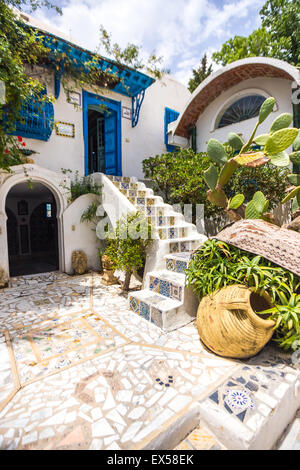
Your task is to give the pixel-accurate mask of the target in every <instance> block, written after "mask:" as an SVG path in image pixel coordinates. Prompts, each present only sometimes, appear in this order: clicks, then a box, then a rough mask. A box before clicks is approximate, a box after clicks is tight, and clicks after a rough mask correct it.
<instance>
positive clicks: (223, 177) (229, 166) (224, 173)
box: [218, 158, 238, 186]
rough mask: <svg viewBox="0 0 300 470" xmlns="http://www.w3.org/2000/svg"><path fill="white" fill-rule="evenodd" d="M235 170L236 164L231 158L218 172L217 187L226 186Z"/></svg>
mask: <svg viewBox="0 0 300 470" xmlns="http://www.w3.org/2000/svg"><path fill="white" fill-rule="evenodd" d="M237 168H238V164H237V162H236V161H235V160H234V159H233V158H231V159H230V160H228V161H227V162H226V163H225V165H224V166H223V167H222V169H221V171H220V175H219V179H218V185H219V186H224V185H225V184H227V183H228V181H229V180H230V178H231V177H232V175H233V173H234V172H235V170H236V169H237Z"/></svg>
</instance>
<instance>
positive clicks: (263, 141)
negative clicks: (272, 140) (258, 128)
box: [254, 134, 270, 146]
mask: <svg viewBox="0 0 300 470" xmlns="http://www.w3.org/2000/svg"><path fill="white" fill-rule="evenodd" d="M269 137H270V136H269V134H261V135H258V136H257V137H255V138H254V142H255V143H256V144H257V145H263V146H265V145H266V142H267V140H268V138H269Z"/></svg>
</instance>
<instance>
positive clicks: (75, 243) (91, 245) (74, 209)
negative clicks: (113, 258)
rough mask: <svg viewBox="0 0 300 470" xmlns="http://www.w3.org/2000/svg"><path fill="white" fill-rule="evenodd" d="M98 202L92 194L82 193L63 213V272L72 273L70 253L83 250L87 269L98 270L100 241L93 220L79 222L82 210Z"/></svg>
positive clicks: (97, 198)
mask: <svg viewBox="0 0 300 470" xmlns="http://www.w3.org/2000/svg"><path fill="white" fill-rule="evenodd" d="M94 201H98V202H99V197H97V196H95V195H93V194H84V195H83V196H80V197H79V198H77V199H76V200H75V201H74V202H73V203H72V204H70V205H69V206H68V207H67V209H66V210H65V212H64V214H63V227H64V250H63V251H64V256H65V272H66V273H68V274H74V273H73V269H72V253H73V251H76V250H83V251H84V252H85V254H86V255H87V266H88V269H92V270H95V271H99V268H100V261H99V256H98V249H99V248H101V241H100V240H99V239H98V238H97V236H96V232H95V230H94V229H95V228H96V227H95V225H94V224H93V222H90V223H87V222H81V221H80V218H81V216H82V214H83V212H84V211H85V210H86V209H87V208H88V207H89V205H90V204H91V203H92V202H94Z"/></svg>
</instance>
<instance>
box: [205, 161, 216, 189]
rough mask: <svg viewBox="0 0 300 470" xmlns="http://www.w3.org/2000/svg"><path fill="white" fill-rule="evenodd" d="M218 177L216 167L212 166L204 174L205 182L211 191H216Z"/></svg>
mask: <svg viewBox="0 0 300 470" xmlns="http://www.w3.org/2000/svg"><path fill="white" fill-rule="evenodd" d="M218 176H219V174H218V170H217V167H216V166H215V165H210V167H209V168H208V170H206V171H205V172H204V180H205V182H206V184H207V186H208V187H209V188H210V189H212V190H214V189H216V185H217V181H218Z"/></svg>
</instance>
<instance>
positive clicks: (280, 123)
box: [269, 113, 293, 134]
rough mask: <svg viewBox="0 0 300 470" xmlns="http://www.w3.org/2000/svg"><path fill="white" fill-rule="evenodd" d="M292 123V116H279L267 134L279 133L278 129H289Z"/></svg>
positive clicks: (288, 114)
mask: <svg viewBox="0 0 300 470" xmlns="http://www.w3.org/2000/svg"><path fill="white" fill-rule="evenodd" d="M292 121H293V116H292V115H291V114H290V113H283V114H280V116H278V117H277V118H276V119H275V120H274V121H273V123H272V125H271V127H270V130H269V133H270V134H274V132H276V131H279V130H280V129H285V128H286V127H289V126H290V124H291V123H292Z"/></svg>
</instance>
